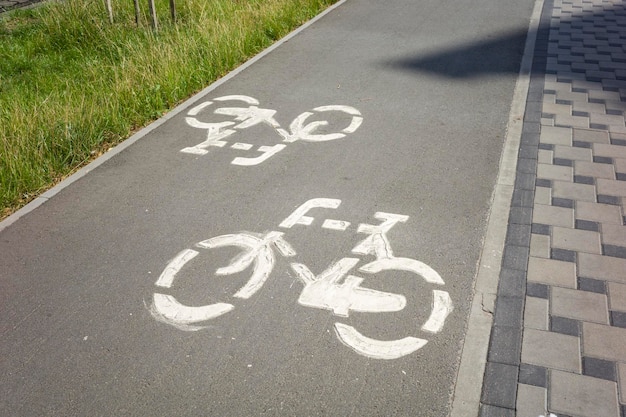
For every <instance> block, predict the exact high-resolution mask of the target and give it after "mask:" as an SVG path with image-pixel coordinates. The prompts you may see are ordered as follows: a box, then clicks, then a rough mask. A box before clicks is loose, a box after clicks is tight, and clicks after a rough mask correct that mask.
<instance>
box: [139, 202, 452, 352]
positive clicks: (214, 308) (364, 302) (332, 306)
mask: <svg viewBox="0 0 626 417" xmlns="http://www.w3.org/2000/svg"><path fill="white" fill-rule="evenodd" d="M340 204H341V200H338V199H329V198H314V199H311V200H309V201H307V202H306V203H304V204H302V205H301V206H300V207H298V208H297V209H296V210H295V211H294V212H293V213H291V214H290V215H289V216H288V217H287V218H286V219H285V220H283V221H282V222H281V223H280V225H279V227H281V228H284V229H290V228H292V227H293V226H295V225H304V226H308V225H311V224H312V222H313V220H314V218H313V217H310V216H307V215H306V214H307V212H308V211H309V210H311V209H313V208H328V209H336V208H337V207H339V205H340ZM374 217H375V218H376V219H378V220H380V221H381V222H380V224H378V225H372V224H360V225H359V226H358V229H357V233H361V234H366V235H367V237H366V238H365V239H363V240H362V241H361V242H359V243H358V244H357V245H356V246H355V247H354V248H353V249H352V251H351V252H352V253H353V254H355V255H373V256H375V258H376V259H375V260H374V261H372V262H369V263H367V264H365V265H363V266H361V267H359V268H358V271H359V272H361V273H365V274H376V273H378V272H381V271H389V270H398V271H407V272H412V273H414V274H416V275H418V276H420V277H422V278H423V279H424V280H425V281H426V282H428V283H430V284H435V285H439V286H442V285H444V281H443V279H442V278H441V276H440V275H439V274H438V273H437V272H436V271H435V270H434V269H432V268H431V267H430V266H428V265H426V264H425V263H423V262H420V261H418V260H415V259H411V258H405V257H396V256H395V255H394V254H393V251H392V248H391V245H390V243H389V240H388V238H387V232H388V231H389V230H390V229H391V228H392V227H393V226H395V225H396V224H397V223H402V222H406V221H407V220H408V219H409V217H408V216H405V215H400V214H393V213H385V212H378V213H376V214H375V215H374ZM349 225H350V223H349V222H345V221H338V220H332V219H326V220H325V221H324V223H323V225H322V227H323V228H326V229H333V230H339V231H345V230H346V229H347V228H348V227H349ZM283 236H284V233H283V232H278V231H270V232H267V233H265V234H263V235H255V234H251V233H247V232H242V233H237V234H227V235H222V236H217V237H214V238H211V239H207V240H204V241H202V242H199V243H197V244H196V245H195V246H196V249H214V248H221V247H228V246H235V247H239V248H241V253H240V254H239V255H237V256H236V257H235V258H233V259H232V260H231V262H230V264H229V265H228V266H226V267H222V268H218V269H217V270H216V271H215V274H216V275H231V274H235V273H239V272H243V271H244V270H246V269H248V268H250V267H252V275H251V276H250V279H249V280H248V281H247V283H246V284H245V285H244V286H243V287H241V288H240V289H239V290H238V291H237V292H236V293H235V294H234V295H233V296H234V297H235V298H240V299H248V298H250V297H251V296H253V295H254V294H255V293H256V292H257V291H259V290H260V289H261V287H262V286H263V284H264V283H265V282H266V281H267V279H268V278H269V276H270V274H271V272H272V270H273V268H274V263H275V260H276V253H278V254H280V255H282V256H283V257H285V258H289V257H293V256H295V255H296V251H295V250H294V249H293V247H292V246H291V245H290V244H289V243H288V242H287V241H286V240H285V239H284V237H283ZM199 254H200V252H199V251H197V250H195V249H185V250H183V251H181V252H180V253H178V255H176V257H174V259H173V260H171V261H170V262H169V263H168V265H167V266H166V267H165V269H164V270H163V272H162V273H161V275H160V276H159V279H158V280H157V281H156V285H157V286H158V287H160V288H163V289H167V288H171V287H172V285H173V283H174V280H175V278H176V274H177V273H178V272H179V271H180V270H181V269H182V268H183V267H184V266H185V264H186V263H187V262H189V261H191V260H192V259H193V258H195V257H196V256H198V255H199ZM360 261H361V259H360V258H354V257H345V258H342V259H340V260H339V261H337V262H335V263H333V264H331V265H329V266H328V267H327V268H326V269H325V270H324V271H323V272H322V273H321V274H319V275H317V276H316V275H315V274H314V273H313V272H311V270H310V269H309V268H308V267H307V266H306V265H304V264H301V263H296V262H292V263H290V266H291V269H292V270H293V271H294V272H295V274H296V276H297V278H298V279H299V281H300V282H301V283H302V284H303V285H304V288H303V289H302V292H301V294H300V296H299V298H298V303H299V304H300V305H302V306H305V307H313V308H320V309H325V310H330V311H332V312H333V314H334V315H336V316H339V317H349V314H350V311H357V312H368V313H381V312H394V311H400V310H402V309H404V307H405V306H406V298H405V297H404V296H403V295H400V294H394V293H388V292H383V291H378V290H373V289H370V288H366V287H362V286H361V284H362V283H363V281H364V278H360V277H357V276H354V275H351V274H350V271H351V270H352V269H353V268H355V267H356V265H357V264H358V263H359V262H360ZM234 308H235V306H234V305H232V304H230V303H223V302H219V303H214V304H209V305H205V306H187V305H184V304H181V303H180V302H179V301H178V300H176V298H174V297H173V296H172V295H168V294H163V293H161V292H155V293H154V295H153V299H152V304H151V306H150V312H151V314H152V315H153V317H154V318H155V319H157V320H159V321H161V322H164V323H167V324H170V325H172V326H174V327H177V328H179V329H181V330H185V331H197V330H200V329H202V328H204V326H201V325H198V324H197V323H201V322H204V321H207V320H211V319H215V318H217V317H219V316H221V315H223V314H226V313H228V312H230V311H232V310H233V309H234ZM452 310H453V306H452V300H451V298H450V295H449V294H448V292H446V291H442V290H433V298H432V311H431V314H430V316H429V318H428V319H427V321H426V322H425V323H424V324H423V325H422V326H421V330H422V331H425V332H429V333H433V334H435V333H439V332H440V331H441V330H442V328H443V326H444V323H445V320H446V318H447V317H448V315H449V314H450V313H451V312H452ZM334 327H335V333H336V335H337V337H338V338H339V340H340V341H341V342H342V343H344V344H345V345H347V346H348V347H350V348H351V349H352V350H354V351H355V352H357V353H359V354H361V355H364V356H367V357H370V358H375V359H396V358H400V357H402V356H405V355H408V354H410V353H413V352H415V351H416V350H418V349H420V348H421V347H423V346H424V345H426V343H427V342H428V341H427V340H425V339H420V338H417V337H413V336H407V337H405V338H403V339H398V340H377V339H373V338H370V337H367V336H365V335H363V334H361V333H360V332H359V331H358V330H356V329H355V328H354V327H352V326H350V325H347V324H344V323H340V322H337V323H335V325H334Z"/></svg>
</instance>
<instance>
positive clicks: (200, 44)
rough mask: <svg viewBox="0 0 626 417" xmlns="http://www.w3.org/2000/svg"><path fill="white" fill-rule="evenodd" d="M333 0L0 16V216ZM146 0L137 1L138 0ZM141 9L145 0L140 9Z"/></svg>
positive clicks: (97, 6)
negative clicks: (172, 14) (172, 15)
mask: <svg viewBox="0 0 626 417" xmlns="http://www.w3.org/2000/svg"><path fill="white" fill-rule="evenodd" d="M335 1H337V0H178V1H177V7H176V11H177V23H176V24H172V23H171V22H170V19H169V7H168V2H167V1H166V0H157V10H158V14H159V25H160V26H159V30H158V32H156V33H155V32H154V31H152V30H151V28H150V25H149V21H148V16H147V10H142V16H141V19H140V25H139V27H137V26H136V25H135V18H134V9H133V6H132V4H133V3H132V1H130V0H123V1H122V0H117V1H115V0H114V1H113V11H114V15H115V20H114V23H113V24H112V25H111V24H110V23H109V21H108V16H107V14H106V10H105V7H104V2H103V1H102V0H100V1H92V0H64V1H62V2H50V3H47V4H46V5H44V6H42V7H38V8H35V9H29V10H17V11H14V12H11V13H8V14H7V15H5V16H4V17H3V18H2V19H0V218H1V217H3V216H6V215H8V214H9V213H10V212H12V211H13V210H15V209H16V208H18V207H20V206H21V205H23V204H25V203H27V202H28V201H30V200H31V199H32V198H34V197H36V196H37V194H39V193H41V192H42V191H44V190H46V189H47V188H49V187H50V186H52V185H54V183H56V182H58V181H59V180H61V179H62V178H64V177H65V176H67V175H68V174H70V173H72V172H73V171H75V170H76V169H77V168H79V167H80V166H82V165H84V164H85V163H87V162H89V161H90V160H91V159H93V158H94V157H96V156H98V155H99V154H101V153H102V152H104V151H106V149H108V148H110V147H111V146H113V145H115V144H116V143H119V142H120V141H122V140H124V139H125V138H127V137H128V136H129V135H130V134H131V133H132V132H133V131H135V130H136V129H138V128H139V127H141V126H144V125H146V124H147V123H149V122H150V121H152V120H154V119H156V118H158V117H159V116H160V115H162V114H163V113H165V112H166V111H167V110H168V109H169V108H172V107H173V106H174V105H176V104H177V103H179V102H180V101H182V100H184V99H185V98H188V97H189V96H190V95H192V94H193V93H194V92H197V91H199V90H201V89H202V88H203V87H205V86H207V85H208V84H210V83H211V82H213V81H215V80H216V79H217V78H219V77H221V76H223V75H224V74H226V73H227V72H228V71H230V70H232V69H233V68H235V67H236V66H238V65H240V64H241V63H243V62H244V61H245V60H247V59H248V58H250V57H252V56H254V55H255V54H257V53H258V52H259V51H261V50H262V49H264V48H266V47H267V46H269V45H270V44H271V43H273V42H274V41H275V40H277V39H279V38H280V37H282V36H284V35H286V34H287V33H288V32H290V31H291V30H293V29H294V28H295V27H297V26H299V25H300V24H302V23H303V22H305V21H307V20H309V19H310V18H312V17H313V16H315V15H316V14H318V13H319V12H320V11H322V10H323V9H324V8H326V7H327V6H329V5H330V4H332V3H334V2H335ZM140 3H141V6H146V5H147V2H145V1H142V2H140ZM145 8H146V9H147V6H146V7H145Z"/></svg>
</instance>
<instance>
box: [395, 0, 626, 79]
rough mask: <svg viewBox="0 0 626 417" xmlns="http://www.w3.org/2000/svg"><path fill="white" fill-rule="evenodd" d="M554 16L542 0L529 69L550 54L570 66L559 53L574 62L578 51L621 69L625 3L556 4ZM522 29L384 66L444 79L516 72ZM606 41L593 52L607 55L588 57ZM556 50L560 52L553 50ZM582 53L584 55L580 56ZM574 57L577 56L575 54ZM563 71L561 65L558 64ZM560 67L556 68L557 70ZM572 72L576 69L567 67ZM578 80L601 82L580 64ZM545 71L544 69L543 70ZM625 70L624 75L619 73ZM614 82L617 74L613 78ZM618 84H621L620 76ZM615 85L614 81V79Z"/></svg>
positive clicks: (625, 58) (625, 61) (625, 47)
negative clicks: (556, 16)
mask: <svg viewBox="0 0 626 417" xmlns="http://www.w3.org/2000/svg"><path fill="white" fill-rule="evenodd" d="M561 13H562V17H561V18H560V19H554V18H552V23H551V25H550V24H546V23H545V22H550V19H551V14H552V1H549V2H546V7H544V11H543V14H542V19H541V22H542V24H541V25H540V26H539V27H538V29H537V30H536V31H535V32H534V33H533V32H530V33H529V35H536V37H537V38H536V39H537V44H536V47H535V56H534V63H533V71H534V72H535V73H545V72H546V65H545V64H546V63H547V62H548V61H550V60H551V59H552V61H554V60H558V61H559V62H558V64H561V63H562V64H564V65H570V64H571V62H572V61H567V60H566V61H562V62H561V59H562V57H564V56H567V55H570V56H573V57H574V58H573V60H574V62H576V60H578V59H581V58H582V57H583V56H584V58H585V59H584V62H585V63H588V64H594V63H595V64H598V63H600V62H602V61H606V60H608V61H613V62H614V63H615V62H617V63H621V64H622V65H621V66H622V67H623V70H625V71H626V30H623V29H620V28H625V27H626V4H625V3H624V2H622V3H619V4H612V5H607V6H606V8H600V7H594V9H593V10H583V9H582V8H581V7H575V6H574V7H571V8H570V9H567V10H566V9H565V8H562V9H561ZM526 35H527V32H526V31H522V30H520V31H514V32H510V33H508V34H505V35H499V36H498V37H497V38H496V39H493V40H487V41H479V42H475V43H467V44H464V45H460V46H457V47H454V48H450V49H447V50H444V51H441V52H436V53H432V54H428V55H423V54H421V55H418V56H415V57H406V58H402V59H398V60H394V61H391V62H387V63H386V64H385V65H386V66H388V67H390V68H393V69H396V70H400V71H415V72H427V73H433V74H437V75H441V76H445V77H449V78H472V77H479V76H485V75H489V74H502V73H512V74H517V73H518V72H519V68H520V64H519V63H520V61H521V57H522V55H523V52H524V45H525V42H526ZM555 36H559V37H560V38H559V43H558V48H559V50H557V49H556V46H554V47H550V48H548V40H549V38H550V37H552V39H555ZM598 42H602V43H604V44H608V48H603V47H599V49H598V54H599V55H608V56H610V58H611V59H605V58H603V57H600V56H598V57H596V58H598V59H590V58H589V57H588V55H589V51H586V50H585V48H596V47H598V45H597V43H598ZM559 52H561V53H559ZM585 55H587V56H585ZM576 56H578V58H576ZM562 71H565V68H562ZM562 71H560V72H559V73H561V72H562ZM572 71H573V72H575V71H576V70H572ZM577 71H579V72H578V74H579V75H578V77H577V78H578V79H585V77H582V76H581V75H583V76H584V75H587V78H588V79H587V80H588V81H601V80H600V79H594V77H593V75H590V73H591V71H585V70H583V69H582V68H581V69H579V70H577ZM548 72H549V71H548ZM625 75H626V74H625ZM618 81H619V79H618ZM621 81H622V82H621V88H626V85H624V83H625V82H626V80H621ZM614 84H615V83H614Z"/></svg>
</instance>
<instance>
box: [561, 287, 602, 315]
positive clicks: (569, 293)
mask: <svg viewBox="0 0 626 417" xmlns="http://www.w3.org/2000/svg"><path fill="white" fill-rule="evenodd" d="M608 311H609V308H608V300H607V297H606V296H605V295H604V294H597V293H593V292H588V291H579V290H573V289H569V288H559V287H554V288H552V294H551V299H550V314H552V315H555V316H560V317H567V318H571V319H575V320H583V321H591V322H595V323H602V324H609V315H608Z"/></svg>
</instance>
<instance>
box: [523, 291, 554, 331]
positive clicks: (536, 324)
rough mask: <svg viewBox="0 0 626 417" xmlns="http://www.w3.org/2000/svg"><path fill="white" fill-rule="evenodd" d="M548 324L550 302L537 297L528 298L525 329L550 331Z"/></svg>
mask: <svg viewBox="0 0 626 417" xmlns="http://www.w3.org/2000/svg"><path fill="white" fill-rule="evenodd" d="M548 324H549V316H548V300H545V299H543V298H537V297H526V303H525V308H524V327H530V328H532V329H537V330H548Z"/></svg>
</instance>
